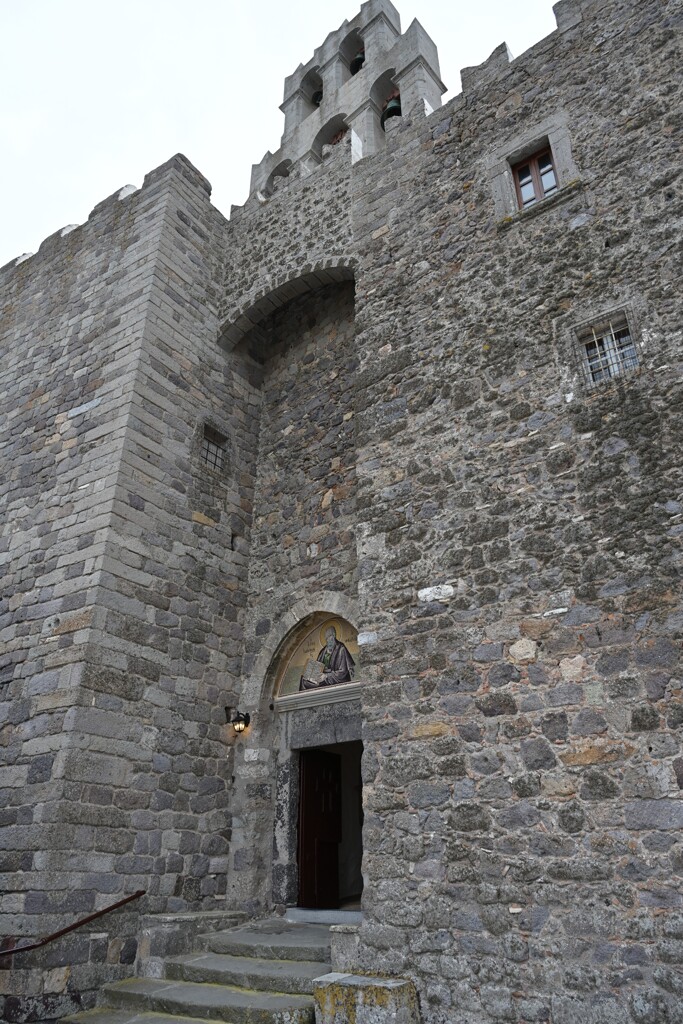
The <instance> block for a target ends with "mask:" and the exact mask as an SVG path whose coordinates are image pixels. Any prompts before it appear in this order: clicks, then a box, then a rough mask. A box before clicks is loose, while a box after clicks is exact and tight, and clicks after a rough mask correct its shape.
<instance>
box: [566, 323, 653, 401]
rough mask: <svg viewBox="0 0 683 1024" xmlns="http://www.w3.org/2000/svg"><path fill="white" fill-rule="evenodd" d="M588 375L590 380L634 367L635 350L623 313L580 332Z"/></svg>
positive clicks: (595, 382)
mask: <svg viewBox="0 0 683 1024" xmlns="http://www.w3.org/2000/svg"><path fill="white" fill-rule="evenodd" d="M579 339H580V341H581V343H582V345H583V351H584V353H585V360H586V363H585V365H586V368H587V371H588V379H589V381H590V383H592V384H599V383H600V382H601V381H605V380H610V379H611V378H612V377H619V376H621V375H622V374H625V373H628V372H629V371H631V370H634V369H636V367H637V366H638V364H639V359H638V351H637V349H636V346H635V344H634V342H633V338H632V337H631V329H630V327H629V325H628V322H627V321H626V318H625V317H623V316H622V317H618V318H615V319H614V320H609V321H607V323H602V324H599V325H596V326H594V327H591V328H589V329H588V330H587V331H584V332H581V334H580V335H579Z"/></svg>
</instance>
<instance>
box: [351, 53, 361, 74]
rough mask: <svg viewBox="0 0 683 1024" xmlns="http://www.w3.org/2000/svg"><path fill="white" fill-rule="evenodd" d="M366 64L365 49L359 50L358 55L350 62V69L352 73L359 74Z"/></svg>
mask: <svg viewBox="0 0 683 1024" xmlns="http://www.w3.org/2000/svg"><path fill="white" fill-rule="evenodd" d="M364 64H365V50H359V51H358V53H357V54H356V56H355V57H354V58H353V60H352V61H351V63H350V64H349V70H350V72H351V74H352V75H357V74H358V72H359V71H360V69H361V68H362V67H363V65H364Z"/></svg>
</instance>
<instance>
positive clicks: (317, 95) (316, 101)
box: [311, 89, 323, 107]
mask: <svg viewBox="0 0 683 1024" xmlns="http://www.w3.org/2000/svg"><path fill="white" fill-rule="evenodd" d="M322 101H323V91H322V89H316V91H315V92H314V93H313V95H312V96H311V103H312V104H313V106H314V107H319V106H320V104H321V103H322Z"/></svg>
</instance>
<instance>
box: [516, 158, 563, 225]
mask: <svg viewBox="0 0 683 1024" xmlns="http://www.w3.org/2000/svg"><path fill="white" fill-rule="evenodd" d="M512 173H513V175H514V178H515V188H516V189H517V201H518V203H519V206H520V209H522V210H525V209H526V208H527V207H528V206H532V205H533V204H534V203H537V202H538V201H539V200H540V199H545V198H546V197H547V196H550V195H552V194H553V193H554V192H557V175H556V174H555V167H554V165H553V156H552V153H551V152H550V150H549V149H544V150H542V151H541V152H539V153H534V154H533V156H530V157H527V159H526V160H523V161H522V162H521V163H518V164H515V166H514V167H513V168H512Z"/></svg>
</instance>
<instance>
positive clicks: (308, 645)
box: [274, 611, 360, 711]
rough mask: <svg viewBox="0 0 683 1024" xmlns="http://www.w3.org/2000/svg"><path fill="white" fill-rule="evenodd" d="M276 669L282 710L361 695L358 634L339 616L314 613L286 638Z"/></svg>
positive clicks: (277, 701)
mask: <svg viewBox="0 0 683 1024" xmlns="http://www.w3.org/2000/svg"><path fill="white" fill-rule="evenodd" d="M276 662H277V664H276V667H275V685H274V695H275V705H276V707H277V708H278V710H280V711H287V710H292V709H294V708H298V707H311V706H314V705H316V704H335V703H338V702H341V701H345V700H352V699H354V698H356V697H357V696H358V693H359V690H360V682H359V680H358V632H357V630H356V629H355V628H354V627H353V626H352V625H351V623H350V622H347V620H346V619H343V618H341V617H340V616H339V615H332V614H331V613H330V612H323V611H320V612H315V613H314V614H313V615H311V616H308V617H307V618H306V619H305V620H304V621H303V622H301V623H299V624H298V625H297V626H295V627H294V629H293V630H292V631H291V632H290V633H289V635H288V636H287V637H286V638H285V641H284V643H283V644H282V645H281V647H280V650H279V651H278V654H277V655H276Z"/></svg>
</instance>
